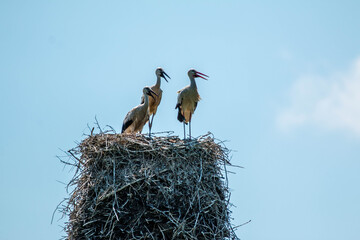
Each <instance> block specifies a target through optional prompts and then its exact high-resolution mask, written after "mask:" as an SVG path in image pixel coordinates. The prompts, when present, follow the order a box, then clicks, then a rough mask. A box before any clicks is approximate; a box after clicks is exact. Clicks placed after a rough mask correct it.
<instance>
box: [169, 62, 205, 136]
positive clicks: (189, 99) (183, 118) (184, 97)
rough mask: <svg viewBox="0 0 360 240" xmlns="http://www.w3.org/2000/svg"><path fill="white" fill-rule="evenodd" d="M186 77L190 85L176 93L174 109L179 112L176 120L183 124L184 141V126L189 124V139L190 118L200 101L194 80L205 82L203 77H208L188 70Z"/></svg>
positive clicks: (193, 70)
mask: <svg viewBox="0 0 360 240" xmlns="http://www.w3.org/2000/svg"><path fill="white" fill-rule="evenodd" d="M188 76H189V78H190V85H189V86H186V87H184V88H183V89H181V90H179V91H178V94H179V95H178V99H177V104H176V107H175V109H176V108H177V109H178V110H179V113H178V117H177V119H178V120H179V121H180V122H182V123H183V124H184V139H185V138H186V134H185V124H188V123H189V136H190V139H191V116H192V115H193V114H194V111H195V109H196V106H197V103H198V101H200V95H199V93H198V91H197V87H196V82H195V78H198V77H200V78H202V79H205V80H207V79H206V78H205V77H209V76H207V75H205V74H203V73H201V72H198V71H196V70H195V69H190V70H189V71H188Z"/></svg>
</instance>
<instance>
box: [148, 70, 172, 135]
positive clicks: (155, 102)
mask: <svg viewBox="0 0 360 240" xmlns="http://www.w3.org/2000/svg"><path fill="white" fill-rule="evenodd" d="M155 74H156V77H157V79H156V84H155V85H153V86H151V87H150V89H151V90H152V91H153V92H155V93H156V94H157V96H154V98H149V117H150V116H151V120H150V121H149V136H150V135H151V127H152V123H153V120H154V116H155V114H156V111H157V108H158V106H159V104H160V102H161V97H162V92H163V91H162V90H161V88H160V84H161V78H164V79H165V81H166V82H168V80H167V79H166V77H168V78H169V79H171V78H170V77H169V75H167V74H166V72H165V71H164V70H163V69H162V68H160V67H159V68H157V69H156V71H155ZM144 101H145V98H144V95H143V96H142V97H141V103H144Z"/></svg>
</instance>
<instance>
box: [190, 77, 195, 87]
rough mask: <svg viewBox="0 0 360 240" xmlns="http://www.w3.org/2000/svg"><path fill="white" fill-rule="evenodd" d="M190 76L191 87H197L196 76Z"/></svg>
mask: <svg viewBox="0 0 360 240" xmlns="http://www.w3.org/2000/svg"><path fill="white" fill-rule="evenodd" d="M189 78H190V87H192V88H196V82H195V78H194V77H189Z"/></svg>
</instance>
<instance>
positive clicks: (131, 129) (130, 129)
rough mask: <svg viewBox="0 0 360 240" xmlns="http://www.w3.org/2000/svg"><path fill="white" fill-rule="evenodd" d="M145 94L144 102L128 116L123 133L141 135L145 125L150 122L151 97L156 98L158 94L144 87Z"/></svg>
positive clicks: (123, 126)
mask: <svg viewBox="0 0 360 240" xmlns="http://www.w3.org/2000/svg"><path fill="white" fill-rule="evenodd" d="M143 94H144V96H145V98H144V99H145V100H144V102H143V103H141V104H140V105H138V106H136V107H134V108H133V109H131V110H130V111H129V112H128V113H127V114H126V116H125V119H124V122H123V125H122V130H121V133H137V132H139V133H141V131H142V129H143V127H144V125H145V124H146V122H147V121H148V120H149V110H148V107H149V96H150V97H152V98H154V96H157V94H156V93H155V92H154V91H152V90H151V89H150V88H149V87H144V89H143Z"/></svg>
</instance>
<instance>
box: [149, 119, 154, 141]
mask: <svg viewBox="0 0 360 240" xmlns="http://www.w3.org/2000/svg"><path fill="white" fill-rule="evenodd" d="M153 120H154V114H153V115H152V117H151V121H150V120H149V137H150V138H151V128H152V123H153Z"/></svg>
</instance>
